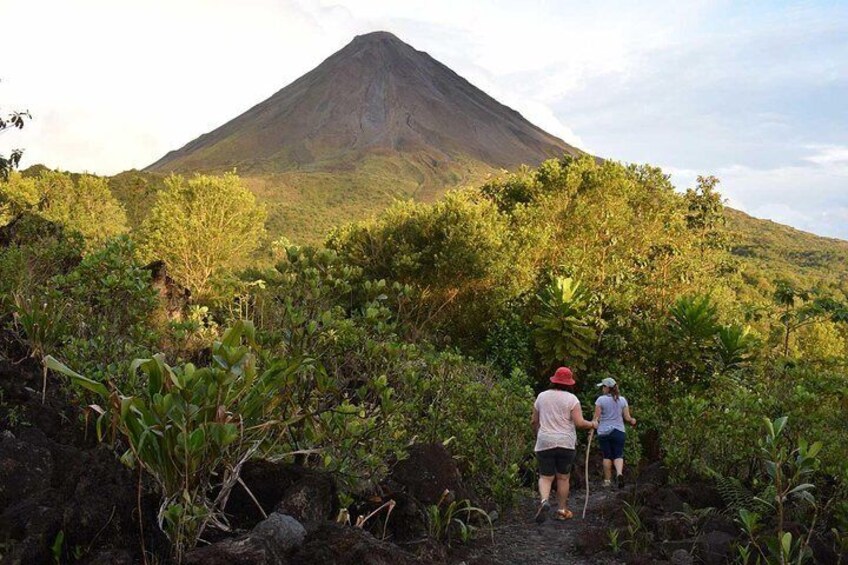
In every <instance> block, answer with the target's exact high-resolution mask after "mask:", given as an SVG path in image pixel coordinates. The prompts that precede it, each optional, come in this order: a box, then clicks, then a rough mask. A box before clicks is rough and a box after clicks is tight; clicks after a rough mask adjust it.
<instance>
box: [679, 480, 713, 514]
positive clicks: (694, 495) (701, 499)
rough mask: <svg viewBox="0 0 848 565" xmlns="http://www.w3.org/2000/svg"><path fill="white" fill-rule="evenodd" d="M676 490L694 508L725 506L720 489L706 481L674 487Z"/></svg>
mask: <svg viewBox="0 0 848 565" xmlns="http://www.w3.org/2000/svg"><path fill="white" fill-rule="evenodd" d="M674 492H675V494H677V496H679V497H680V499H681V500H683V502H685V503H686V504H688V505H689V506H691V507H692V508H724V500H722V498H721V494H720V493H719V492H718V489H717V488H716V487H715V486H714V485H712V484H710V483H706V482H694V483H689V484H686V485H678V486H676V487H674Z"/></svg>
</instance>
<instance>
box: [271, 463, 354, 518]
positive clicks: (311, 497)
mask: <svg viewBox="0 0 848 565" xmlns="http://www.w3.org/2000/svg"><path fill="white" fill-rule="evenodd" d="M337 501H338V491H337V488H336V482H335V481H334V480H333V477H332V476H330V475H329V474H327V473H319V472H315V471H310V472H307V473H305V474H304V475H303V477H302V478H301V479H300V480H298V481H297V482H296V483H294V484H293V485H291V486H290V487H289V488H287V489H286V491H285V492H284V493H283V497H282V499H281V500H280V501H279V502H278V503H277V506H276V508H275V511H276V512H279V513H281V514H288V515H290V516H292V517H294V518H295V519H296V520H298V521H299V522H300V523H301V524H303V525H304V526H305V527H306V529H307V531H311V530H313V529H315V528H316V527H317V526H318V524H319V523H320V522H323V521H324V520H331V519H333V518H335V515H336V513H337V512H338V502H337Z"/></svg>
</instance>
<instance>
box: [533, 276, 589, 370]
mask: <svg viewBox="0 0 848 565" xmlns="http://www.w3.org/2000/svg"><path fill="white" fill-rule="evenodd" d="M536 298H537V299H538V300H539V312H538V313H537V314H536V315H535V316H533V324H534V326H535V328H534V329H533V339H534V341H535V343H536V349H537V350H538V352H539V354H540V355H541V356H542V360H543V361H544V362H545V363H546V364H551V365H552V364H555V363H561V362H566V361H567V362H568V363H571V364H572V365H575V366H577V367H580V366H582V365H583V363H584V361H586V359H588V358H589V357H591V356H592V355H593V354H594V353H595V341H596V340H597V332H596V331H595V328H593V327H592V325H591V324H590V322H589V296H588V294H587V293H586V291H585V289H583V288H582V287H581V286H580V283H579V282H578V281H575V280H574V279H572V278H568V277H556V278H554V279H553V280H552V281H551V283H550V284H549V285H547V286H546V287H545V288H544V289H542V291H541V292H540V293H539V294H538V295H537V296H536Z"/></svg>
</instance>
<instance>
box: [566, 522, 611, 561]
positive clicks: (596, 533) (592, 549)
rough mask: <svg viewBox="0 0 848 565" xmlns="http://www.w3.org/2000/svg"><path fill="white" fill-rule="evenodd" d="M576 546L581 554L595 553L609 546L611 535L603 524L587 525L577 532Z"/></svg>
mask: <svg viewBox="0 0 848 565" xmlns="http://www.w3.org/2000/svg"><path fill="white" fill-rule="evenodd" d="M574 547H575V549H576V550H577V553H579V554H580V555H595V554H596V553H601V552H602V551H606V550H607V549H608V547H609V535H608V534H607V530H606V529H605V528H603V527H601V526H587V527H585V528H581V529H580V531H579V532H577V539H576V540H575V542H574Z"/></svg>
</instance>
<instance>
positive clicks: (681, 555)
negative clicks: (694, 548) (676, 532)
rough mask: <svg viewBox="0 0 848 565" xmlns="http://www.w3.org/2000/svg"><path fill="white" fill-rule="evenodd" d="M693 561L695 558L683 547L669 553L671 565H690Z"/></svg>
mask: <svg viewBox="0 0 848 565" xmlns="http://www.w3.org/2000/svg"><path fill="white" fill-rule="evenodd" d="M693 563H695V558H694V557H692V554H691V553H689V552H688V551H686V550H685V549H678V550H677V551H675V552H674V553H672V554H671V564H672V565H692V564H693Z"/></svg>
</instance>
